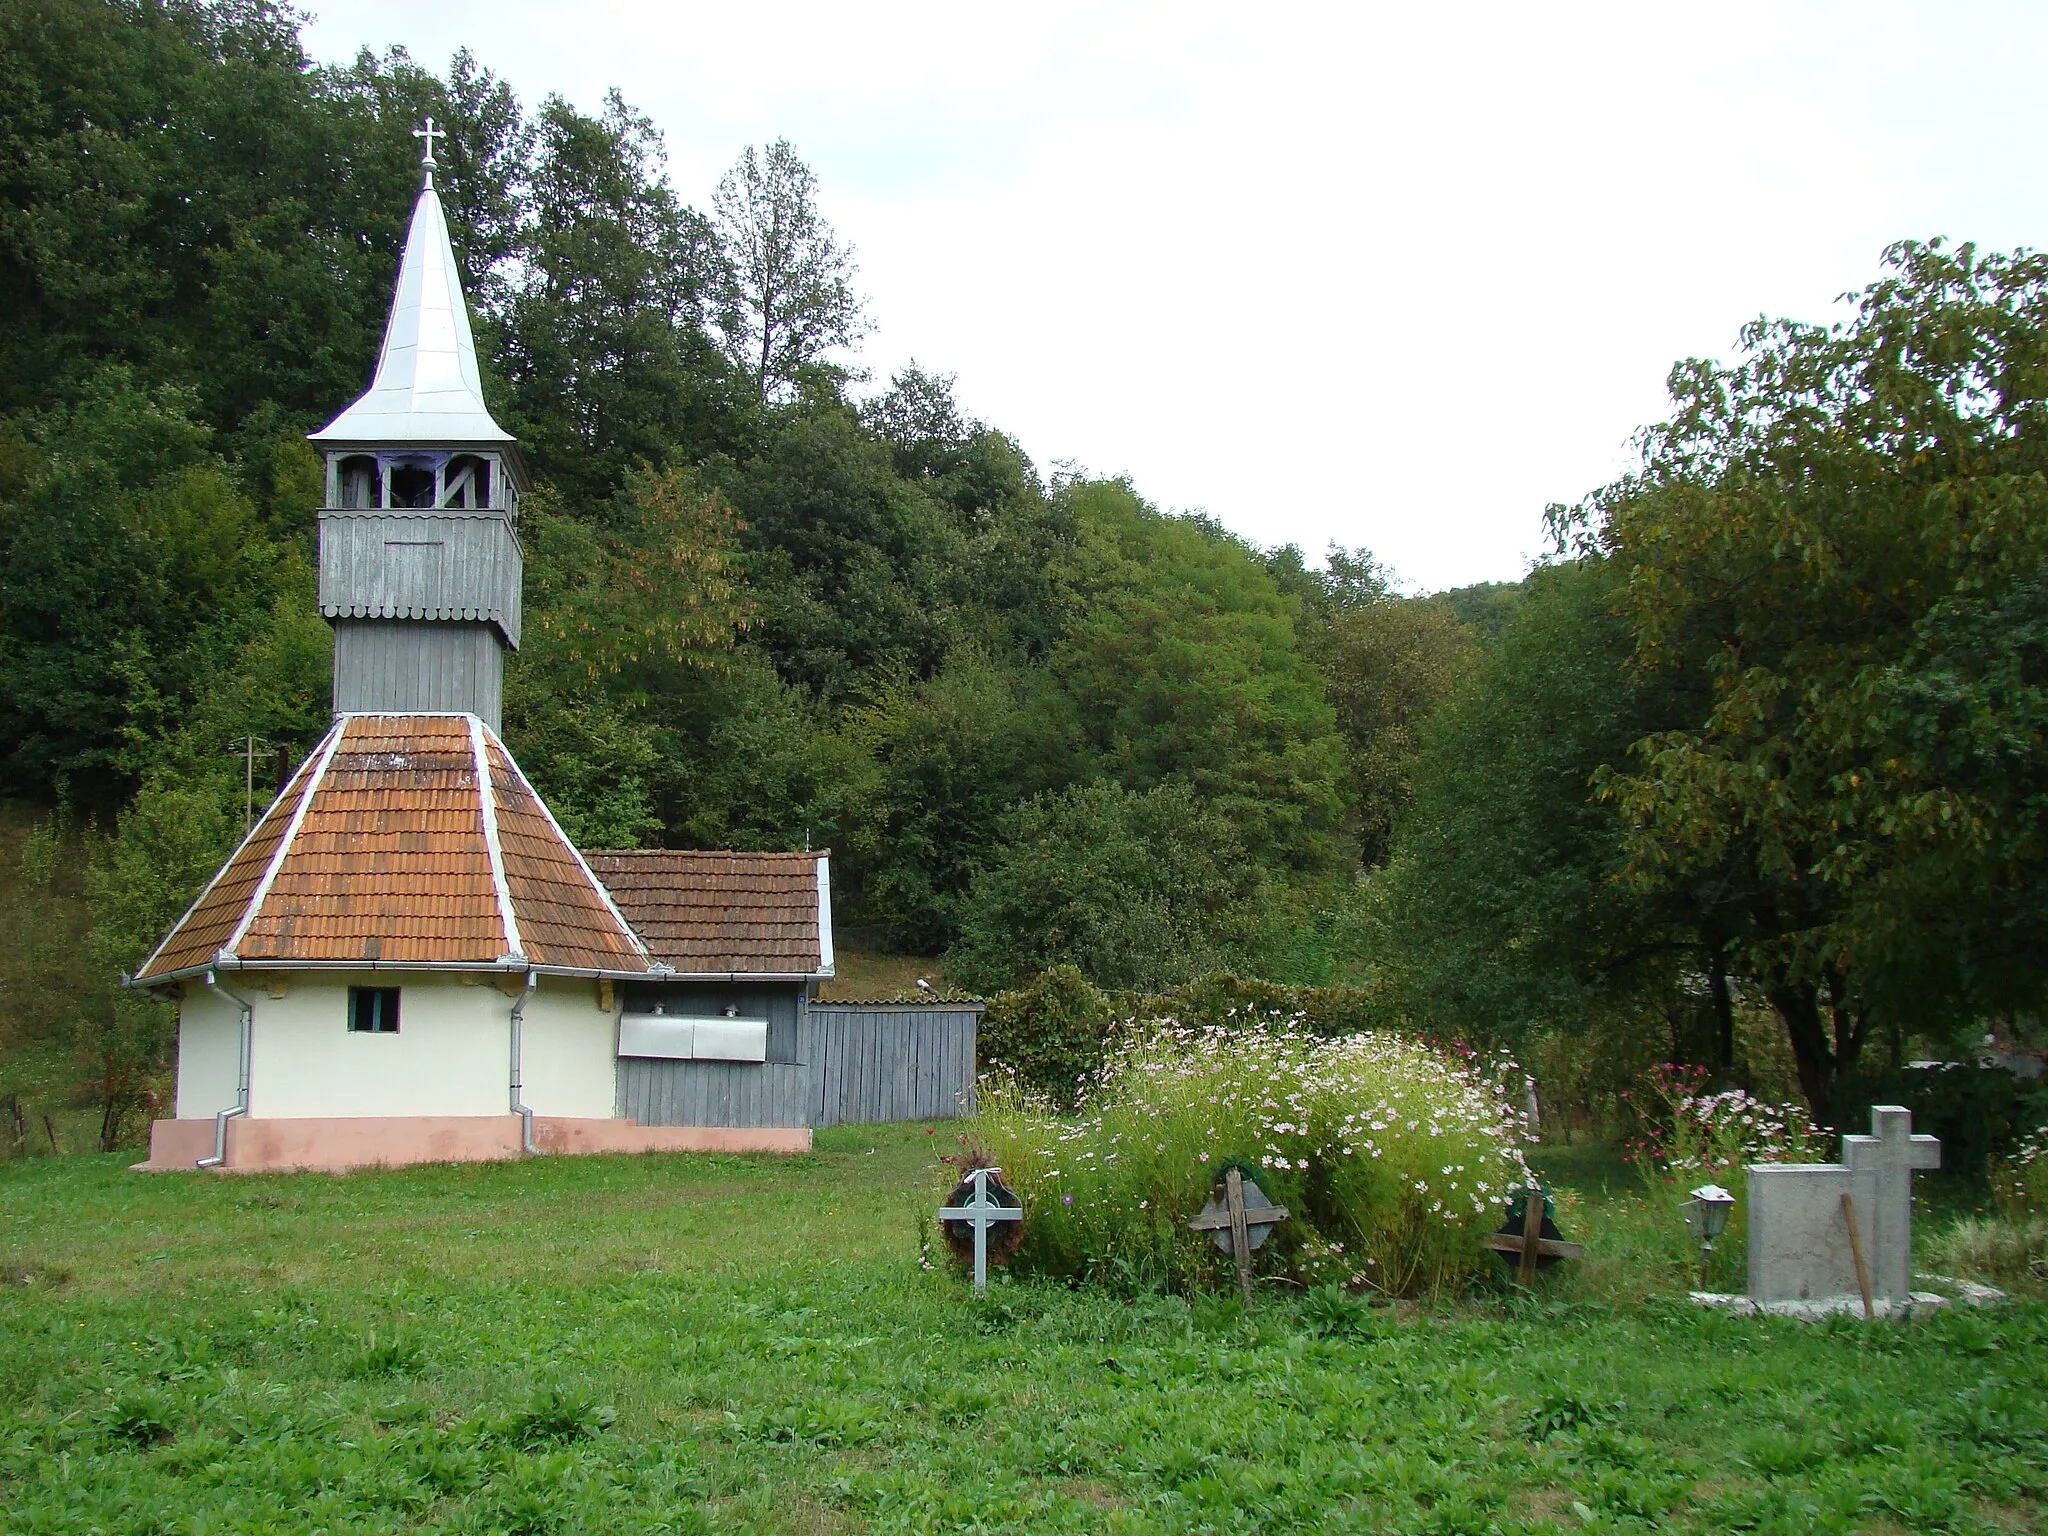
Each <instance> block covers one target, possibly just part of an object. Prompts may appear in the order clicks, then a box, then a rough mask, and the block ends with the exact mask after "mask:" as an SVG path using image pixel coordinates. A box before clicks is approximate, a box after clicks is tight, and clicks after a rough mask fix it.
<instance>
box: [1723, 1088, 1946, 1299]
mask: <svg viewBox="0 0 2048 1536" xmlns="http://www.w3.org/2000/svg"><path fill="white" fill-rule="evenodd" d="M1870 1130H1871V1134H1870V1135H1868V1136H1844V1137H1843V1138H1842V1161H1841V1162H1839V1163H1752V1164H1751V1165H1750V1166H1749V1168H1748V1170H1747V1171H1748V1174H1749V1300H1750V1301H1751V1302H1752V1303H1753V1304H1755V1305H1757V1306H1759V1307H1766V1308H1770V1307H1783V1308H1785V1309H1787V1310H1790V1309H1794V1308H1799V1307H1802V1306H1803V1307H1811V1308H1819V1309H1823V1310H1829V1311H1842V1310H1848V1309H1849V1308H1851V1307H1860V1306H1862V1305H1863V1304H1864V1295H1865V1293H1866V1291H1867V1293H1868V1296H1869V1300H1870V1307H1871V1310H1873V1311H1875V1310H1883V1311H1891V1310H1894V1309H1896V1308H1899V1307H1903V1306H1907V1305H1910V1304H1912V1303H1913V1302H1915V1301H1917V1300H1920V1299H1921V1298H1919V1297H1917V1296H1916V1295H1915V1293H1914V1291H1913V1171H1914V1170H1915V1169H1919V1168H1938V1167H1940V1166H1941V1143H1940V1142H1939V1141H1938V1140H1936V1139H1935V1138H1934V1137H1932V1136H1915V1135H1914V1134H1913V1115H1912V1111H1910V1110H1907V1109H1902V1108H1900V1107H1899V1106H1898V1105H1896V1104H1880V1105H1877V1106H1876V1107H1875V1108H1873V1109H1872V1110H1871V1112H1870ZM1845 1196H1846V1197H1847V1198H1846V1199H1845V1198H1844V1197H1845ZM1859 1249H1860V1252H1859ZM1859 1271H1860V1273H1859ZM1926 1299H1927V1300H1929V1301H1938V1300H1939V1299H1940V1298H1938V1297H1928V1298H1926Z"/></svg>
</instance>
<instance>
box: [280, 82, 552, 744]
mask: <svg viewBox="0 0 2048 1536" xmlns="http://www.w3.org/2000/svg"><path fill="white" fill-rule="evenodd" d="M415 133H416V136H417V137H419V138H422V139H424V140H425V142H426V152H425V155H424V156H423V164H424V165H425V168H426V174H425V184H424V185H423V186H422V187H421V189H420V196H419V201H418V203H416V204H415V205H414V207H413V212H412V228H411V231H410V232H409V233H408V234H407V236H406V242H405V256H404V258H403V260H402V261H401V262H400V263H399V268H398V286H397V290H396V292H395V293H394V294H393V295H392V300H391V318H390V321H389V323H388V324H387V325H386V326H385V328H384V348H383V351H382V352H381V354H380V355H379V356H378V359H377V374H376V377H375V378H374V379H373V380H372V381H371V383H370V387H369V389H368V390H367V391H366V392H365V393H364V394H363V396H362V398H360V399H359V400H357V401H356V402H355V404H353V405H351V406H350V407H349V408H348V409H347V410H345V411H343V412H342V413H341V414H340V415H339V416H337V417H335V418H334V420H333V421H331V422H329V423H328V424H327V425H326V426H325V427H323V428H322V429H321V430H320V431H318V432H315V433H313V434H311V436H310V438H309V441H311V442H312V443H313V445H314V446H315V447H316V448H318V449H319V450H320V451H321V452H322V454H323V455H324V456H325V458H326V461H327V494H326V501H325V505H324V506H323V507H322V509H321V512H320V612H321V614H322V615H323V616H324V617H325V618H326V619H327V621H328V622H329V623H330V624H332V625H333V626H334V710H335V713H336V714H354V713H393V714H403V713H414V712H422V713H435V712H448V713H462V714H472V715H476V716H479V717H480V718H481V719H483V720H484V721H485V723H487V724H488V725H489V726H490V727H491V729H492V730H494V731H495V730H497V729H498V728H499V716H500V713H501V701H502V698H503V693H504V679H505V652H506V651H508V650H517V649H518V647H519V607H520V582H521V577H522V572H523V564H522V557H521V554H520V549H519V538H518V534H517V531H516V530H517V526H518V516H519V497H520V494H521V492H523V491H525V490H526V489H528V488H529V486H530V484H531V482H530V481H529V479H528V477H527V473H526V465H525V460H524V459H523V458H522V457H521V455H520V452H519V445H518V443H517V441H516V440H515V439H514V438H513V437H512V435H511V434H510V433H509V432H507V431H506V430H505V429H504V428H503V427H501V426H499V425H498V424H497V422H496V421H494V420H492V418H491V413H490V409H489V407H487V406H486V405H485V404H484V398H483V387H482V381H481V378H480V376H479V374H478V372H477V363H476V343H475V341H474V340H473V339H472V338H471V336H470V329H469V307H468V305H467V304H466V303H465V301H464V299H463V296H462V279H461V274H460V272H459V271H458V269H457V268H456V265H455V251H454V249H453V247H452V246H451V245H450V244H449V240H448V221H447V218H446V216H445V215H444V214H443V213H442V211H441V199H440V197H439V196H438V195H437V194H436V193H435V191H434V169H435V161H434V140H435V139H436V138H438V137H443V136H444V135H443V134H442V133H441V131H440V130H438V129H436V128H435V127H434V120H433V119H432V118H428V119H427V126H426V127H425V128H424V129H420V130H415Z"/></svg>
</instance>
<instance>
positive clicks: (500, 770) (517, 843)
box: [487, 737, 647, 971]
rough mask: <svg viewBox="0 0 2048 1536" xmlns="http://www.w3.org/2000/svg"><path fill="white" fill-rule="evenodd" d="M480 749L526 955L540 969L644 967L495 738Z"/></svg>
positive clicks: (621, 924)
mask: <svg viewBox="0 0 2048 1536" xmlns="http://www.w3.org/2000/svg"><path fill="white" fill-rule="evenodd" d="M487 751H488V752H489V756H490V765H491V788H492V789H493V790H494V791H496V799H497V812H498V843H499V846H500V848H501V849H502V850H503V853H504V865H505V883H506V885H507V886H508V887H509V889H510V891H511V895H512V908H513V911H514V912H516V913H517V914H518V918H517V921H518V923H519V937H520V941H521V943H522V944H523V945H524V946H525V950H526V954H527V955H528V957H529V958H531V959H532V960H533V961H534V962H535V963H537V964H540V965H563V966H573V967H576V968H578V969H586V970H605V971H616V970H644V969H645V968H646V966H647V958H646V955H645V953H644V951H642V949H641V948H640V946H639V945H637V944H635V943H634V942H633V935H632V933H631V932H630V931H628V929H627V928H626V924H625V920H624V919H623V918H622V917H621V915H620V913H619V911H618V909H617V908H616V907H614V906H613V905H612V898H611V897H610V895H609V894H608V893H607V892H606V890H605V888H604V887H603V886H602V885H601V884H599V883H598V881H597V880H596V879H594V878H593V877H592V871H591V870H590V868H589V867H588V866H587V865H586V864H585V863H584V861H583V859H582V858H581V856H579V855H578V854H577V852H576V850H575V849H574V848H572V847H571V846H570V845H569V839H568V838H566V837H564V836H563V835H562V829H561V828H560V827H558V826H556V825H555V818H554V817H553V816H551V815H549V814H548V809H547V807H546V806H545V805H543V804H542V803H541V798H540V796H539V795H537V794H535V793H534V792H533V786H532V785H530V784H528V783H527V782H526V775H525V774H523V773H521V772H520V771H519V765H518V764H516V763H514V762H513V761H512V754H511V753H509V752H507V751H506V750H505V748H504V745H503V743H501V742H499V741H498V740H497V738H496V737H492V738H491V740H490V742H489V745H488V747H487Z"/></svg>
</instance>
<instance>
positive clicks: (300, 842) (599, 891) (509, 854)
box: [138, 715, 647, 981]
mask: <svg viewBox="0 0 2048 1536" xmlns="http://www.w3.org/2000/svg"><path fill="white" fill-rule="evenodd" d="M486 783H488V787H489V793H490V801H489V804H490V808H491V811H492V816H491V818H489V820H490V821H495V824H496V830H497V834H498V848H497V849H495V850H494V849H493V847H492V840H491V836H490V832H489V830H488V824H487V818H486V816H485V801H484V799H483V789H484V786H485V784H486ZM500 876H502V879H503V890H502V892H501V890H500V883H499V882H500ZM508 904H509V906H510V909H511V925H510V926H511V927H512V928H514V929H516V930H517V932H518V935H519V938H520V941H521V942H520V948H519V951H518V952H519V953H520V954H521V955H522V956H523V958H525V959H526V960H527V961H528V962H530V963H531V964H534V965H544V966H559V967H562V968H565V969H571V970H593V971H597V970H601V971H619V972H634V971H645V970H646V969H647V961H646V957H645V954H644V952H643V951H642V949H641V947H640V945H639V944H638V943H637V941H636V940H635V938H634V936H633V934H632V932H631V931H630V930H629V929H628V928H627V927H626V925H625V922H624V920H623V919H622V918H621V917H620V916H619V914H618V913H617V912H616V911H615V910H614V909H613V908H612V906H611V903H610V899H609V898H608V897H607V895H606V894H605V891H604V889H603V887H602V886H601V885H600V884H599V883H598V881H597V879H596V877H595V876H594V875H592V874H591V872H590V871H589V869H588V868H586V867H585V865H584V864H583V862H582V860H581V859H580V858H579V857H578V856H577V854H576V851H575V849H573V848H572V847H570V846H569V842H568V839H567V838H565V837H564V836H563V835H562V832H561V829H560V828H559V827H558V826H556V825H555V822H554V819H553V818H552V817H551V816H549V815H548V813H547V810H546V808H545V807H544V806H543V805H542V804H541V802H540V798H539V796H537V795H536V794H535V793H534V792H533V788H532V786H531V785H530V784H528V783H527V782H526V778H525V776H524V775H523V774H522V773H520V771H519V767H518V765H517V764H516V763H515V762H514V761H513V760H512V755H511V753H509V752H507V751H506V750H505V747H504V744H503V743H501V742H500V741H498V739H497V738H496V737H495V736H494V735H492V734H491V733H490V731H489V730H488V729H487V728H485V727H484V726H482V725H481V724H480V723H478V722H476V721H474V720H473V719H471V718H470V717H469V716H465V715H348V716H344V717H343V718H342V719H341V720H339V721H338V722H337V723H336V724H335V726H334V728H333V729H332V730H331V731H330V732H329V733H328V735H327V737H326V739H325V740H324V741H323V742H322V743H321V745H320V747H319V748H318V749H316V750H315V751H314V752H313V753H312V754H311V756H309V757H308V759H307V761H306V763H305V764H304V765H303V766H301V768H300V769H299V772H298V774H297V775H296V776H295V777H294V778H293V780H292V782H291V784H290V785H288V786H287V787H286V789H285V792H284V793H283V794H282V795H280V796H279V797H278V799H277V801H276V803H275V804H273V805H272V806H271V807H270V809H269V810H268V811H266V812H265V813H264V816H263V819H262V820H261V821H259V822H258V823H257V824H256V827H255V828H254V830H253V831H252V832H251V833H250V835H249V836H248V838H247V839H245V840H244V842H243V844H242V846H241V847H240V848H239V849H237V850H236V852H235V854H234V856H233V857H231V858H230V859H229V860H228V862H227V864H226V865H225V866H224V867H223V868H222V870H221V872H220V874H219V875H217V876H216V877H215V878H214V881H213V883H212V885H210V886H209V887H208V888H207V890H206V891H205V892H204V893H203V894H202V895H201V896H200V898H199V900H198V901H197V902H195V903H194V904H193V906H192V909H191V910H190V911H189V912H187V913H186V914H185V916H184V917H183V918H182V919H181V920H180V921H179V923H178V925H177V926H176V927H175V928H173V929H172V931H171V934H170V936H169V937H168V938H167V939H165V941H164V942H163V944H162V945H160V946H159V947H158V949H157V952H156V953H155V954H153V955H152V956H150V958H149V961H148V963H147V964H145V965H144V967H143V968H142V971H141V973H140V976H139V978H138V979H140V980H144V981H147V980H151V979H156V978H160V977H163V976H166V975H169V974H171V973H174V972H177V971H181V970H185V969H189V968H192V967H195V966H201V965H205V964H208V963H210V962H211V961H213V959H214V958H215V957H216V956H217V955H218V954H220V953H222V952H224V951H225V952H227V953H229V954H231V955H232V956H233V957H234V958H237V959H240V960H242V961H245V962H263V963H268V964H271V965H279V966H285V965H291V964H294V963H337V962H339V963H347V962H350V961H362V960H367V959H372V958H374V959H375V960H377V961H378V963H380V964H386V965H388V964H394V963H396V964H404V963H433V964H442V965H475V966H479V967H484V966H492V965H495V964H496V963H497V962H498V960H499V958H500V957H501V956H504V955H507V954H509V953H511V952H513V945H512V944H511V942H510V940H509V938H508V934H507V923H506V912H505V908H506V906H507V905H508Z"/></svg>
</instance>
